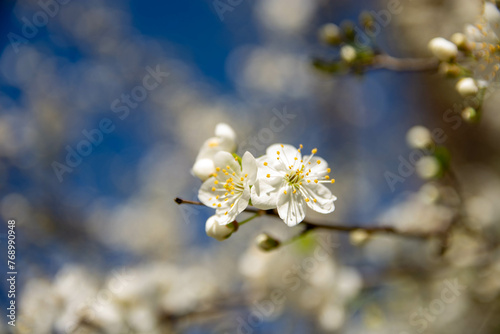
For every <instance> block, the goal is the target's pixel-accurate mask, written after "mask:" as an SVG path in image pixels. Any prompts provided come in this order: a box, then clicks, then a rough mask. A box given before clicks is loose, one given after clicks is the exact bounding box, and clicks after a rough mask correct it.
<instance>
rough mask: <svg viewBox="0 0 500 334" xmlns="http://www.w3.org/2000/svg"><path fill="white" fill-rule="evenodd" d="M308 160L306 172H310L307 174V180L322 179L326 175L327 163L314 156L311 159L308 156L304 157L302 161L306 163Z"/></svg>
mask: <svg viewBox="0 0 500 334" xmlns="http://www.w3.org/2000/svg"><path fill="white" fill-rule="evenodd" d="M309 159H310V161H309V162H308V163H307V164H306V171H307V170H309V169H310V170H311V172H310V173H309V178H320V177H321V178H322V177H324V176H325V175H326V174H328V173H327V169H328V162H326V160H325V159H323V158H321V157H318V156H316V155H315V156H314V157H312V158H311V156H310V155H306V156H304V161H307V160H309ZM318 161H319V164H318Z"/></svg>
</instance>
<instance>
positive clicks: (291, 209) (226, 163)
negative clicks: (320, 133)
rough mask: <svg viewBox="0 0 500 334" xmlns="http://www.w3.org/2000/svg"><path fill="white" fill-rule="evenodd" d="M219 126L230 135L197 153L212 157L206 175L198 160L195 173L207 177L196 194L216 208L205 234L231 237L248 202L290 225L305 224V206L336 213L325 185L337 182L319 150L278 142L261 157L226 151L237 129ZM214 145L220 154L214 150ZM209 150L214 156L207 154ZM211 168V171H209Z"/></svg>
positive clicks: (209, 142) (334, 198) (322, 211)
mask: <svg viewBox="0 0 500 334" xmlns="http://www.w3.org/2000/svg"><path fill="white" fill-rule="evenodd" d="M221 128H224V129H225V131H224V134H225V135H226V136H221V135H220V133H219V135H218V136H217V137H215V138H211V139H209V140H208V141H207V142H205V143H204V144H203V146H202V148H201V150H200V154H199V155H198V156H199V157H200V155H201V156H202V159H205V160H209V162H207V163H206V165H207V166H209V167H210V168H205V166H204V167H203V168H202V172H203V173H201V172H200V171H195V170H196V167H197V165H198V164H200V163H199V159H198V160H197V162H196V163H195V166H194V167H193V173H194V174H195V175H197V176H199V177H200V178H201V179H202V181H204V182H203V184H202V185H201V188H200V190H199V192H198V198H199V199H200V201H201V202H202V203H203V204H205V205H206V206H208V207H211V208H214V209H215V210H216V211H215V215H214V216H212V217H210V218H209V219H208V221H207V223H206V226H205V230H206V232H207V235H209V236H211V237H213V238H215V239H217V240H224V239H227V238H228V237H229V236H230V235H231V234H232V233H233V232H234V231H235V227H236V226H237V225H236V224H237V223H236V222H235V219H236V217H237V216H238V215H239V214H240V213H241V212H243V211H244V210H245V209H246V208H247V206H248V205H249V204H250V203H251V204H252V205H253V206H255V207H256V208H258V209H262V210H268V209H276V210H277V212H278V215H279V217H280V218H281V219H283V221H284V222H285V223H286V224H287V225H288V226H295V225H297V224H299V223H300V222H302V221H303V220H304V218H305V214H306V208H307V207H309V208H311V209H312V210H314V211H317V212H320V213H325V214H326V213H330V212H332V211H334V209H335V205H334V203H333V202H334V201H335V200H336V199H337V198H336V197H335V196H334V195H332V193H331V192H330V190H329V189H328V188H327V187H325V186H324V185H323V183H328V184H332V183H334V182H335V180H334V179H332V178H331V177H330V175H329V174H330V172H331V169H330V168H329V167H328V163H327V162H326V161H325V160H324V159H322V158H320V157H318V156H316V155H315V154H316V152H317V151H318V150H317V149H313V150H312V151H311V154H310V155H306V156H302V148H303V147H302V145H300V147H299V148H298V149H297V148H295V147H293V146H291V145H284V144H274V145H271V146H269V148H268V149H267V151H266V154H265V155H263V156H261V157H259V158H257V159H255V158H254V156H253V155H252V154H251V153H250V152H245V154H243V156H242V157H239V156H238V155H237V154H235V153H231V151H229V150H224V149H223V148H224V147H231V148H233V147H234V146H235V143H234V141H233V142H231V143H232V145H227V140H228V139H231V140H233V139H234V138H235V137H236V136H234V135H232V134H234V131H233V130H232V129H231V128H230V127H229V126H228V125H226V124H222V125H221V124H219V125H218V126H217V129H221ZM217 132H218V131H217V130H216V135H217ZM219 132H220V131H219ZM211 143H213V144H214V145H211ZM223 143H224V145H225V146H224V145H222V144H223ZM215 144H216V145H215ZM215 148H216V149H217V150H218V151H217V152H214V150H215ZM210 149H211V150H210ZM209 150H210V152H209V153H210V155H209V154H207V151H209ZM202 153H203V154H202ZM212 166H213V168H212ZM208 170H210V171H211V173H210V174H209V175H206V171H208Z"/></svg>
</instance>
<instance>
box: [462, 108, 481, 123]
mask: <svg viewBox="0 0 500 334" xmlns="http://www.w3.org/2000/svg"><path fill="white" fill-rule="evenodd" d="M462 118H463V119H464V120H465V121H467V122H469V123H475V122H477V121H478V120H479V113H478V112H477V111H476V109H474V108H472V107H467V108H465V109H464V110H462Z"/></svg>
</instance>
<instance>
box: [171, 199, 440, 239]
mask: <svg viewBox="0 0 500 334" xmlns="http://www.w3.org/2000/svg"><path fill="white" fill-rule="evenodd" d="M175 202H176V203H177V204H179V205H180V204H192V205H203V206H204V204H203V203H201V202H197V201H188V200H185V199H182V198H179V197H177V198H176V199H175ZM245 211H246V212H253V213H259V214H261V215H270V216H278V213H277V211H276V210H272V209H271V210H260V209H257V208H253V207H247V208H246V209H245ZM302 224H303V225H305V227H306V228H305V230H304V231H303V233H307V232H309V231H311V230H313V229H324V230H331V231H337V232H347V233H349V232H353V231H359V230H361V231H365V232H367V233H368V234H376V233H382V234H392V235H396V236H401V237H408V238H417V239H428V238H430V237H433V236H438V235H441V233H442V232H441V231H439V232H435V233H417V232H404V231H399V230H397V229H396V228H394V227H392V226H363V225H357V224H354V225H351V224H350V225H349V226H346V225H338V224H333V225H332V224H326V223H317V222H311V221H308V220H304V221H303V222H302Z"/></svg>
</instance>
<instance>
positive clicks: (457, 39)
mask: <svg viewBox="0 0 500 334" xmlns="http://www.w3.org/2000/svg"><path fill="white" fill-rule="evenodd" d="M450 39H451V41H452V42H453V44H455V45H456V46H457V47H458V48H459V49H460V50H468V45H467V44H468V43H467V37H466V36H465V34H462V33H460V32H457V33H454V34H453V35H451V38H450Z"/></svg>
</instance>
